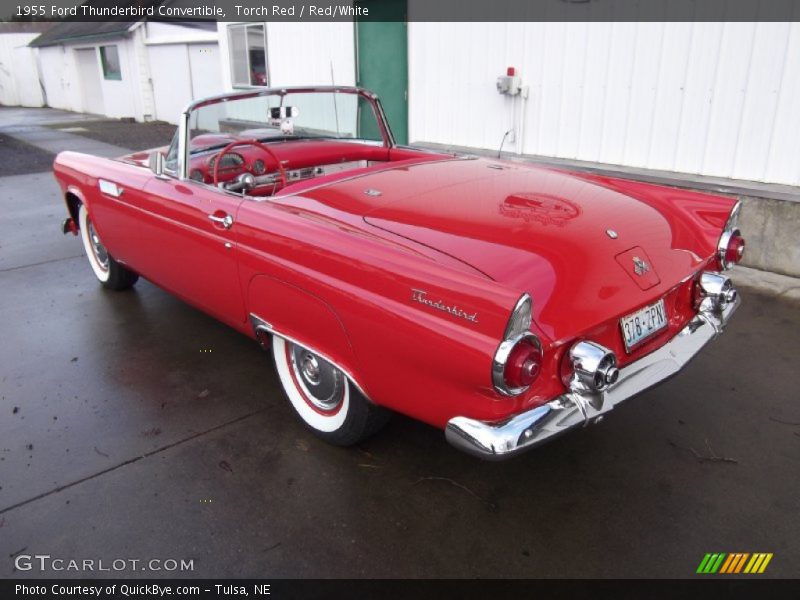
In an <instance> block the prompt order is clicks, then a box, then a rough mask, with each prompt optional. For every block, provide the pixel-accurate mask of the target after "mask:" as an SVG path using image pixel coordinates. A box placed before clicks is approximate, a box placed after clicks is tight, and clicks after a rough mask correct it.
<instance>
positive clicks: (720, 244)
mask: <svg viewBox="0 0 800 600" xmlns="http://www.w3.org/2000/svg"><path fill="white" fill-rule="evenodd" d="M741 211H742V201H741V200H737V201H736V204H734V205H733V210H731V214H730V215H728V220H727V221H726V222H725V228H724V229H723V230H722V235H721V236H719V240H718V241H717V258H718V259H719V264H720V266H721V267H722V268H723V269H724V270H726V271H727V270H728V269H730V268H731V267H732V266H733V265H734V264H735V263H729V262H728V261H726V260H725V255H726V254H727V251H728V243H729V242H730V239H731V237H732V236H733V235H741V232H740V231H739V228H738V227H737V225H738V224H739V213H740V212H741Z"/></svg>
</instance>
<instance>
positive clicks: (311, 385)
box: [289, 344, 344, 411]
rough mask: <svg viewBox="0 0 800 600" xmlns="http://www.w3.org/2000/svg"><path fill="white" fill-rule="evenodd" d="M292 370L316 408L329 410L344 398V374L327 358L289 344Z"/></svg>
mask: <svg viewBox="0 0 800 600" xmlns="http://www.w3.org/2000/svg"><path fill="white" fill-rule="evenodd" d="M289 354H290V356H291V361H292V370H293V371H294V375H295V378H296V379H297V383H298V385H299V386H300V388H301V389H302V391H303V392H304V393H305V396H306V398H307V399H308V400H309V401H310V402H311V403H312V404H313V405H314V406H316V407H317V408H319V409H321V410H325V411H330V410H333V409H334V408H336V407H337V406H338V405H339V403H341V401H342V399H343V398H344V374H343V373H342V372H341V371H340V370H339V369H337V368H336V367H334V366H333V365H332V364H331V363H329V362H328V361H327V360H325V359H324V358H322V357H321V356H318V355H316V354H314V353H313V352H311V351H309V350H306V349H305V348H303V347H302V346H298V345H297V344H291V350H290V353H289Z"/></svg>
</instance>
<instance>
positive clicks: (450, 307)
mask: <svg viewBox="0 0 800 600" xmlns="http://www.w3.org/2000/svg"><path fill="white" fill-rule="evenodd" d="M411 301H412V302H419V303H420V304H424V305H425V306H430V307H431V308H435V309H436V310H441V311H442V312H446V313H450V314H451V315H453V316H454V317H460V318H461V319H466V320H467V321H472V322H473V323H477V322H478V313H468V312H466V311H464V310H462V309H461V308H459V307H458V306H457V305H455V304H446V303H445V302H442V300H439V299H437V300H431V299H430V298H428V292H426V291H425V290H417V289H413V288H412V290H411Z"/></svg>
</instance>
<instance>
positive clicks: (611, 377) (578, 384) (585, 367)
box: [566, 341, 619, 392]
mask: <svg viewBox="0 0 800 600" xmlns="http://www.w3.org/2000/svg"><path fill="white" fill-rule="evenodd" d="M569 364H570V365H571V367H572V368H571V371H572V372H571V373H568V374H567V375H568V377H567V379H568V381H567V382H566V383H567V385H568V386H569V388H570V389H571V390H572V391H573V392H586V391H592V392H602V391H603V390H605V389H607V388H608V387H609V386H611V385H614V384H615V383H616V382H617V380H618V379H619V369H618V368H617V357H616V355H615V354H614V353H613V352H612V351H611V350H609V349H608V348H606V347H605V346H601V345H600V344H597V343H595V342H589V341H582V342H578V343H577V344H575V345H574V346H572V348H570V350H569Z"/></svg>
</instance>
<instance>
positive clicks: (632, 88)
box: [409, 22, 800, 185]
mask: <svg viewBox="0 0 800 600" xmlns="http://www.w3.org/2000/svg"><path fill="white" fill-rule="evenodd" d="M508 66H515V67H517V69H518V71H519V73H520V75H521V76H522V79H523V83H524V85H527V86H528V88H529V90H530V95H529V99H528V100H527V102H525V103H524V106H525V118H524V122H525V125H524V131H517V132H516V134H517V140H516V141H514V142H506V145H505V148H504V149H505V150H508V151H512V152H520V153H524V154H536V155H543V156H554V157H561V158H574V159H578V160H586V161H596V162H602V163H609V164H620V165H627V166H637V167H645V168H652V169H663V170H671V171H678V172H684V173H690V174H694V173H697V174H704V175H713V176H721V177H732V178H738V179H745V180H754V181H765V182H775V183H785V184H790V185H800V160H798V156H799V155H800V110H798V108H797V107H798V106H800V23H703V22H696V23H658V22H653V23H557V22H548V23H423V22H415V23H410V24H409V79H410V85H409V90H410V91H409V94H410V98H409V102H410V107H409V109H410V110H409V128H410V136H411V139H412V140H413V141H428V142H437V143H444V144H454V145H462V146H471V147H477V148H489V149H496V148H497V147H498V146H499V143H500V140H501V138H502V136H503V133H504V132H505V131H506V130H508V129H509V128H511V127H513V126H514V124H515V110H516V109H518V108H520V107H521V106H522V105H523V102H521V101H520V100H512V99H510V98H507V97H503V96H500V95H499V94H498V93H497V92H496V91H495V79H496V77H497V76H498V75H501V74H504V73H505V69H506V67H508ZM517 129H519V127H517ZM520 134H521V135H520Z"/></svg>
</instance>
